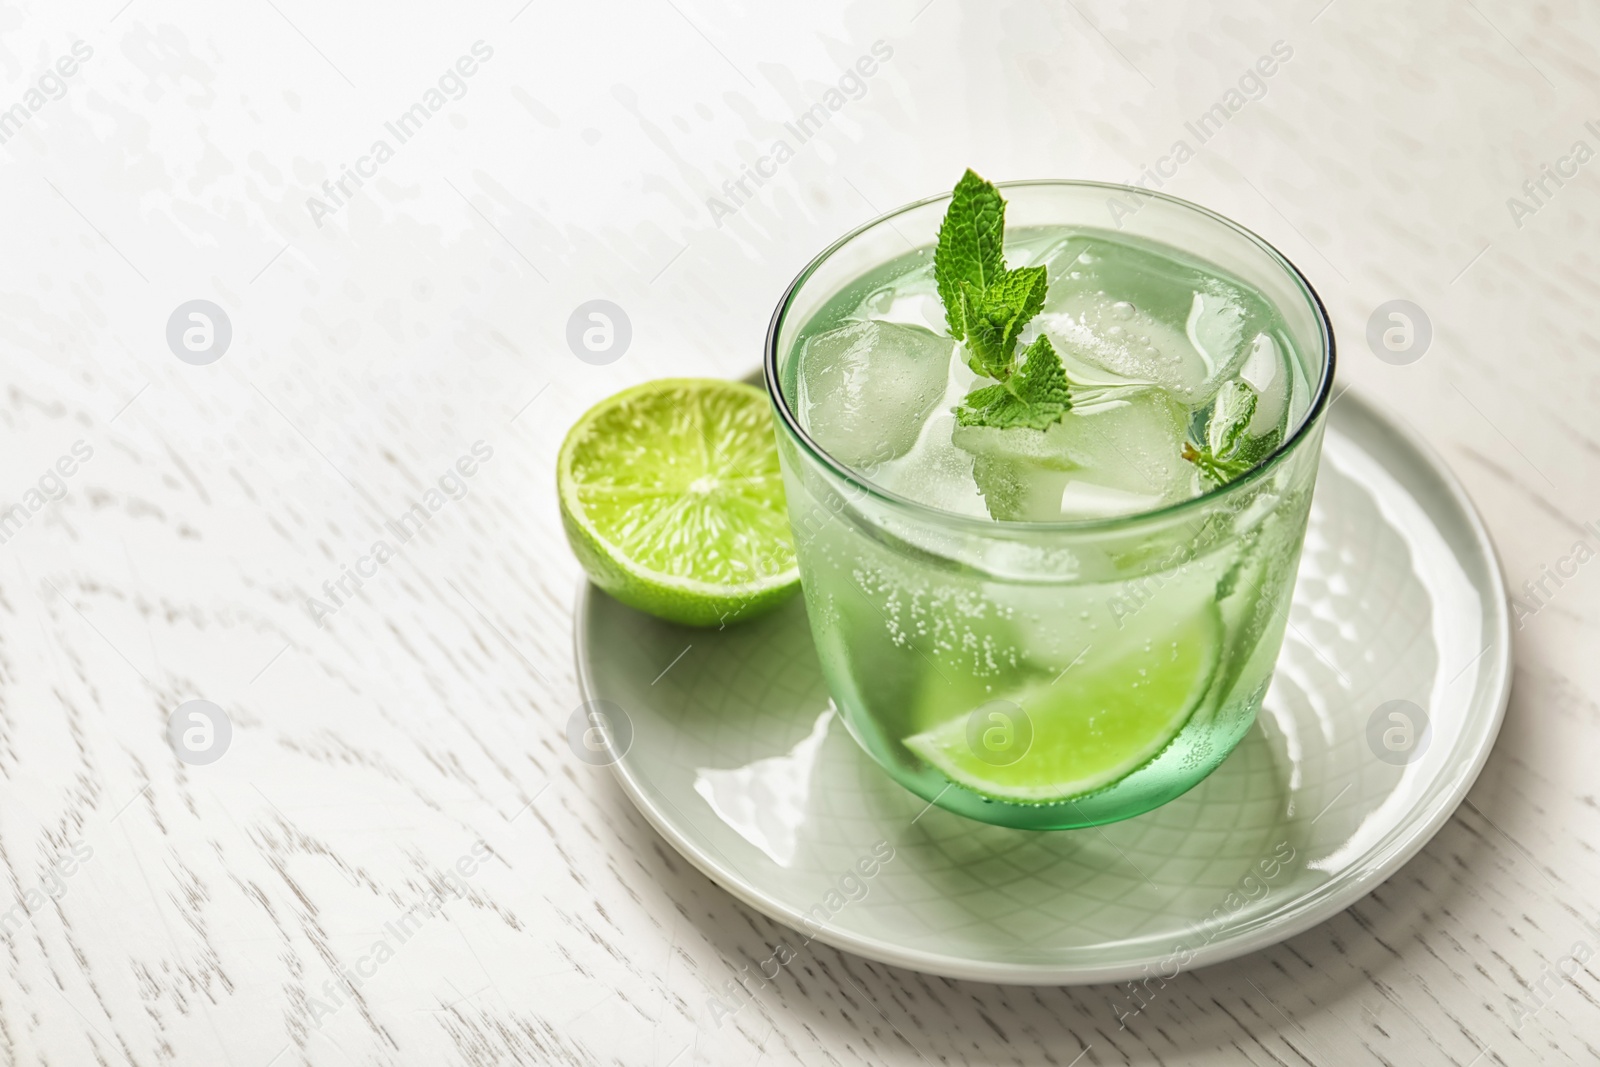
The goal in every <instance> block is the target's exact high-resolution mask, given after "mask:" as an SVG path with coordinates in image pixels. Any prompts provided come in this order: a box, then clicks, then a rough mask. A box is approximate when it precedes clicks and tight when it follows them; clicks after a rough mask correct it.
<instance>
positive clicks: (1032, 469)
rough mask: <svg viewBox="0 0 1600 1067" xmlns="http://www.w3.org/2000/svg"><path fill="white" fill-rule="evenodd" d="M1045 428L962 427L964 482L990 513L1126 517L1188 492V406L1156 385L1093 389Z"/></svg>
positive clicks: (1031, 517) (1029, 517) (1030, 517)
mask: <svg viewBox="0 0 1600 1067" xmlns="http://www.w3.org/2000/svg"><path fill="white" fill-rule="evenodd" d="M1097 393H1098V395H1095V396H1091V397H1085V398H1083V399H1082V400H1081V402H1079V403H1075V404H1074V406H1073V408H1072V410H1070V411H1068V412H1067V414H1066V415H1064V416H1062V418H1061V421H1060V422H1057V423H1054V424H1052V425H1051V426H1050V427H1049V428H1048V429H1046V430H1033V429H1028V428H1026V427H1009V428H1006V429H993V428H989V427H977V426H962V427H958V428H957V429H956V430H955V433H954V435H953V440H954V442H955V444H956V445H957V447H959V448H962V449H964V450H965V451H968V452H971V453H972V455H973V457H974V460H973V467H972V475H973V480H974V481H975V482H976V483H977V485H978V489H979V491H980V492H981V493H983V496H984V501H985V503H986V504H987V505H988V507H989V512H990V514H991V515H993V516H994V517H995V518H996V519H1010V520H1022V521H1033V522H1040V521H1049V520H1052V519H1061V518H1087V517H1092V516H1099V515H1107V514H1127V513H1131V512H1136V511H1144V510H1149V509H1150V508H1154V507H1159V506H1161V505H1163V504H1168V503H1172V502H1174V501H1178V500H1182V499H1184V498H1186V497H1188V496H1190V495H1192V493H1193V491H1194V477H1193V469H1192V467H1191V466H1190V465H1189V464H1188V463H1186V462H1185V461H1184V459H1183V457H1182V452H1183V441H1184V431H1185V429H1186V427H1187V423H1188V412H1187V409H1185V408H1184V406H1183V405H1182V404H1180V403H1178V402H1177V401H1176V400H1174V399H1173V398H1172V397H1171V396H1169V395H1168V394H1167V393H1166V392H1165V391H1164V390H1161V389H1159V388H1153V387H1124V388H1118V389H1105V390H1098V391H1097Z"/></svg>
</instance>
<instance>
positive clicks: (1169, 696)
mask: <svg viewBox="0 0 1600 1067" xmlns="http://www.w3.org/2000/svg"><path fill="white" fill-rule="evenodd" d="M1147 636H1148V640H1145V639H1140V640H1136V641H1122V642H1118V646H1117V648H1115V649H1114V650H1112V651H1110V653H1109V654H1107V655H1104V656H1096V655H1095V652H1096V650H1095V649H1094V648H1093V646H1091V647H1090V649H1089V650H1088V651H1087V652H1086V653H1085V654H1084V656H1083V657H1082V659H1081V661H1080V662H1079V663H1078V664H1077V665H1075V666H1073V667H1069V668H1068V669H1067V670H1066V671H1064V672H1062V674H1061V676H1060V677H1059V678H1057V679H1056V680H1055V681H1053V682H1046V683H1042V684H1040V685H1038V686H1036V687H1034V688H1032V689H1030V690H1028V691H1026V692H1025V693H1023V694H1022V695H1021V696H1020V697H1018V698H1017V699H1016V700H1015V701H1014V702H1012V701H1006V700H995V701H991V702H990V703H988V704H984V705H981V706H979V707H977V708H974V709H973V710H972V711H971V712H969V713H967V714H963V715H959V716H957V717H956V718H953V719H949V720H947V721H945V722H943V723H941V724H940V725H938V726H936V727H934V728H933V729H931V730H928V731H925V732H923V733H920V734H917V735H915V736H913V737H908V738H906V739H905V744H906V747H907V748H909V749H911V751H912V752H915V753H916V754H917V755H918V756H921V757H922V758H923V759H924V760H926V761H927V762H928V763H930V764H931V765H933V766H934V767H936V768H938V769H939V770H940V771H941V772H943V773H944V775H945V776H946V777H947V778H949V779H950V780H951V781H953V782H955V783H957V784H958V785H963V786H966V787H967V788H968V789H970V790H972V791H973V792H975V793H980V794H982V795H984V796H986V797H991V798H993V799H995V800H1005V801H1010V802H1011V803H1013V804H1047V803H1052V802H1056V801H1062V800H1069V799H1071V798H1073V797H1081V796H1083V795H1085V794H1088V793H1092V792H1094V791H1096V790H1098V789H1104V788H1105V787H1106V786H1109V785H1112V784H1114V783H1116V782H1118V781H1121V780H1122V779H1123V778H1125V777H1127V776H1128V775H1129V774H1131V773H1133V772H1134V771H1136V770H1138V769H1139V768H1140V767H1142V766H1144V765H1145V764H1146V763H1148V762H1150V760H1152V759H1154V758H1155V757H1156V756H1157V755H1159V754H1160V753H1161V751H1162V750H1163V749H1165V748H1166V747H1167V746H1168V745H1169V744H1171V742H1172V739H1173V738H1174V737H1176V736H1177V735H1178V731H1179V730H1181V729H1183V726H1184V724H1185V723H1187V722H1188V721H1189V718H1190V716H1191V715H1193V714H1194V711H1195V709H1196V708H1197V707H1198V706H1199V705H1200V702H1201V700H1202V699H1203V698H1204V696H1205V694H1206V691H1207V689H1208V688H1209V687H1210V685H1211V680H1212V677H1213V675H1214V674H1215V673H1216V669H1217V659H1218V656H1219V653H1220V651H1221V644H1222V626H1221V622H1220V620H1219V619H1218V617H1217V613H1216V609H1215V608H1214V607H1211V606H1207V607H1205V608H1203V609H1202V610H1201V611H1199V612H1196V613H1194V614H1191V615H1189V616H1188V617H1187V618H1185V619H1183V620H1181V621H1179V622H1177V623H1174V624H1168V625H1166V626H1164V627H1162V628H1160V629H1159V630H1157V631H1156V632H1155V633H1148V635H1147ZM935 684H938V683H935Z"/></svg>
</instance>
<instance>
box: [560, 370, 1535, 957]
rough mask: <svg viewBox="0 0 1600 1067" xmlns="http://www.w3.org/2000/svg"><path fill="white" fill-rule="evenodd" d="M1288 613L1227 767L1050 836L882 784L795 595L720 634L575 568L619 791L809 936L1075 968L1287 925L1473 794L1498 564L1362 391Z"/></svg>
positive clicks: (1234, 943) (1227, 948)
mask: <svg viewBox="0 0 1600 1067" xmlns="http://www.w3.org/2000/svg"><path fill="white" fill-rule="evenodd" d="M1289 620H1290V621H1289V628H1288V636H1287V638H1286V640H1285V642H1284V647H1283V653H1282V655H1281V656H1280V657H1279V659H1278V666H1277V672H1276V675H1275V676H1274V679H1273V682H1272V687H1271V690H1270V692H1269V693H1268V695H1267V699H1266V703H1265V706H1264V707H1263V709H1262V712H1261V715H1260V717H1259V721H1258V723H1257V725H1256V727H1255V729H1254V730H1253V731H1252V733H1251V734H1250V736H1248V737H1247V738H1246V739H1245V741H1244V742H1243V743H1242V744H1241V745H1240V746H1239V748H1238V750H1236V751H1235V752H1234V754H1233V755H1232V756H1230V757H1229V758H1228V760H1227V762H1225V763H1224V764H1223V765H1222V767H1221V768H1219V769H1218V770H1217V771H1216V772H1215V773H1214V774H1212V775H1211V777H1210V778H1208V779H1206V781H1204V782H1203V783H1201V784H1200V785H1199V786H1197V787H1196V788H1195V789H1193V790H1192V791H1190V792H1189V793H1188V794H1186V795H1185V796H1183V797H1180V798H1179V799H1177V800H1175V801H1173V802H1172V803H1170V804H1167V805H1166V806H1164V807H1161V808H1158V809H1157V810H1155V811H1153V812H1150V813H1148V814H1146V815H1142V816H1140V817H1138V818H1136V819H1130V820H1127V821H1126V822H1121V823H1115V824H1113V825H1110V826H1106V827H1102V828H1099V829H1091V830H1076V831H1061V832H1055V833H1038V832H1029V831H1023V830H1007V829H1001V828H999V827H993V826H986V825H983V824H981V823H977V822H972V821H969V820H967V819H964V818H961V817H960V816H957V815H952V814H950V813H948V812H946V811H944V810H943V809H941V808H931V809H930V808H929V807H928V806H927V805H926V803H925V802H923V801H922V800H921V799H919V798H918V797H915V796H913V795H912V794H910V793H908V792H906V791H905V790H903V789H901V788H900V787H899V786H898V785H896V784H895V783H894V782H893V781H891V780H890V779H889V777H888V776H887V775H885V774H884V773H883V772H882V771H880V770H879V769H878V768H877V766H876V765H875V764H873V763H872V762H871V760H869V759H868V758H867V756H866V755H865V754H864V753H862V752H861V751H860V750H859V749H858V748H857V747H856V745H855V743H854V742H853V741H852V740H851V739H850V737H849V735H848V734H847V733H846V731H845V729H844V726H843V724H842V723H841V722H840V721H839V720H838V719H837V717H836V716H835V715H834V713H833V710H832V706H831V704H830V702H829V699H828V693H827V690H826V688H825V686H824V684H823V681H822V676H821V674H820V672H819V669H818V665H817V660H816V655H815V653H814V652H813V650H812V643H811V635H810V631H809V630H808V629H807V626H806V620H805V614H804V608H803V606H802V605H801V604H800V602H799V601H798V600H796V601H795V602H794V603H793V604H791V605H789V606H788V607H786V608H784V609H782V610H781V611H780V612H778V613H777V614H776V615H774V616H771V617H768V618H766V619H762V620H759V621H756V622H753V623H748V624H745V625H742V626H739V627H735V628H730V629H728V630H726V631H722V632H715V631H706V630H692V629H686V628H682V627H677V626H673V625H671V624H668V623H663V622H659V621H657V620H655V619H651V618H648V617H646V616H643V615H640V614H638V613H636V612H634V611H632V610H631V609H629V608H626V607H623V606H622V605H620V604H618V603H616V602H615V601H613V600H611V599H610V598H608V597H606V596H605V595H604V594H602V593H599V592H597V591H595V590H593V589H592V588H590V587H587V586H586V587H585V588H584V590H583V592H582V593H581V594H580V596H579V600H578V606H577V619H576V631H577V632H576V644H577V662H578V676H579V680H580V684H581V685H582V687H583V691H584V698H585V700H587V701H607V702H609V704H608V705H606V707H608V708H609V710H610V713H611V717H612V719H613V720H614V723H615V724H614V726H613V730H614V743H615V745H616V747H617V749H619V750H623V751H622V755H621V758H619V759H616V760H615V761H614V762H613V764H612V767H613V770H614V772H615V773H616V776H617V780H618V781H619V782H621V783H622V787H623V789H624V790H626V791H627V793H628V795H629V797H631V798H632V800H633V802H634V803H635V804H636V805H638V807H639V810H640V811H641V812H643V813H644V815H645V816H646V817H647V818H648V819H649V820H650V822H651V823H653V824H654V825H655V827H656V829H657V830H659V831H660V832H661V834H662V836H663V837H665V838H666V839H667V840H668V841H669V842H671V844H672V845H673V847H674V848H676V849H677V850H678V851H679V852H681V853H683V855H684V856H685V857H687V858H688V859H689V860H690V861H691V862H692V863H694V865H695V866H696V867H698V868H699V869H700V870H701V871H703V872H705V874H706V875H707V876H708V877H710V878H711V879H712V880H713V881H715V882H716V883H718V884H719V885H721V886H723V887H724V888H726V889H727V890H728V891H729V892H730V893H732V894H734V895H735V896H736V897H738V898H739V899H740V900H743V901H744V902H745V903H747V904H749V905H750V906H751V907H754V908H756V909H757V910H759V911H761V912H763V913H765V914H767V915H769V916H771V917H772V918H774V919H776V920H778V921H779V922H782V923H785V924H787V925H789V926H792V927H795V928H796V929H797V930H800V931H801V932H802V937H801V938H800V939H797V945H798V944H801V943H803V942H804V940H805V939H807V938H810V937H815V938H816V939H818V940H820V941H823V942H825V943H827V944H830V945H834V946H836V947H838V948H842V949H846V950H849V951H851V952H856V953H859V954H861V955H863V956H867V957H869V958H871V959H875V960H881V961H883V962H885V963H891V964H895V965H899V966H904V967H911V968H915V969H917V970H920V971H928V972H931V973H933V974H940V975H947V976H949V977H953V978H969V979H978V980H983V981H993V982H1015V983H1049V984H1065V983H1083V982H1101V981H1111V980H1120V979H1127V978H1132V977H1135V976H1138V975H1141V974H1143V973H1145V971H1144V969H1145V968H1146V967H1149V968H1150V969H1151V972H1152V973H1160V974H1166V975H1168V976H1170V975H1171V974H1172V973H1175V971H1176V969H1178V968H1183V969H1188V968H1191V967H1197V966H1203V965H1205V964H1208V963H1216V962H1220V961H1222V960H1225V959H1231V958H1232V957H1234V956H1239V955H1242V954H1244V953H1246V952H1251V951H1254V950H1256V949H1260V948H1264V947H1266V946H1268V945H1271V944H1275V943H1276V942H1278V941H1281V940H1283V939H1284V938H1287V937H1290V936H1292V935H1294V934H1296V933H1299V932H1300V931H1302V930H1304V929H1306V928H1307V927H1310V926H1313V925H1315V924H1316V923H1319V922H1321V921H1322V920H1324V919H1326V918H1328V917H1329V916H1331V915H1333V914H1335V913H1337V912H1339V911H1340V910H1342V909H1344V908H1346V907H1348V906H1349V905H1350V904H1351V903H1353V902H1354V901H1356V900H1358V899H1360V898H1361V897H1362V896H1363V895H1365V894H1366V893H1368V892H1370V891H1371V890H1372V889H1373V888H1374V887H1376V886H1377V885H1378V884H1379V883H1380V882H1381V881H1383V879H1385V878H1387V877H1388V876H1389V875H1391V874H1393V873H1394V872H1395V870H1396V869H1398V868H1399V867H1400V866H1401V865H1402V864H1403V863H1405V862H1406V860H1407V859H1409V858H1410V857H1411V856H1412V855H1413V854H1414V853H1416V851H1417V850H1418V849H1420V848H1421V847H1422V846H1423V845H1424V844H1425V843H1426V842H1427V841H1428V839H1429V838H1430V837H1432V836H1433V834H1434V833H1435V832H1436V831H1437V830H1438V829H1439V827H1440V826H1441V825H1443V823H1444V822H1445V821H1446V820H1447V819H1448V818H1449V817H1450V814H1451V812H1453V811H1454V810H1455V807H1456V805H1457V804H1459V803H1460V801H1461V799H1462V797H1463V796H1465V795H1466V792H1467V789H1468V788H1469V787H1470V786H1471V785H1472V782H1473V780H1474V779H1475V778H1476V777H1477V775H1478V771H1479V770H1480V769H1481V768H1482V766H1483V763H1484V760H1485V759H1486V758H1487V756H1488V753H1489V749H1490V746H1491V745H1492V744H1493V743H1494V738H1495V735H1496V733H1497V732H1498V731H1499V728H1500V720H1501V717H1502V715H1503V714H1504V710H1505V704H1506V699H1507V696H1508V694H1509V687H1510V676H1511V672H1510V652H1511V640H1510V633H1509V625H1508V619H1507V611H1506V600H1505V592H1504V583H1503V581H1502V578H1501V575H1500V570H1499V566H1498V564H1497V562H1496V560H1495V556H1494V551H1493V547H1492V546H1491V544H1490V542H1489V538H1488V534H1487V533H1486V532H1485V530H1484V527H1483V523H1482V522H1481V521H1480V519H1479V518H1478V516H1477V514H1476V512H1475V511H1474V510H1473V508H1472V505H1471V503H1470V502H1469V501H1468V499H1467V497H1466V496H1465V494H1464V493H1463V492H1462V490H1461V487H1460V486H1459V485H1458V484H1457V482H1456V481H1455V479H1454V478H1453V477H1452V476H1451V475H1450V474H1449V473H1448V471H1446V470H1445V468H1444V467H1443V466H1442V464H1441V463H1440V461H1439V460H1438V459H1437V458H1436V457H1435V456H1434V455H1433V454H1432V453H1431V452H1430V451H1429V450H1428V449H1427V448H1426V447H1425V446H1423V445H1421V444H1420V443H1419V442H1417V441H1416V440H1415V439H1413V438H1412V437H1411V436H1410V435H1409V434H1408V433H1407V432H1405V431H1403V430H1402V429H1400V428H1399V427H1397V426H1396V425H1395V423H1394V422H1393V421H1392V420H1391V419H1389V418H1388V417H1386V416H1385V415H1383V414H1381V413H1379V412H1378V411H1377V410H1376V409H1374V408H1373V407H1372V406H1371V405H1370V404H1368V403H1366V402H1364V401H1363V400H1361V399H1360V398H1359V397H1357V396H1354V395H1346V396H1343V397H1341V398H1340V399H1339V400H1338V401H1337V402H1336V403H1335V404H1334V406H1333V408H1332V410H1331V412H1330V421H1329V426H1328V434H1327V439H1326V445H1325V447H1324V455H1323V462H1322V470H1321V474H1320V476H1319V481H1318V484H1317V493H1316V499H1315V502H1314V504H1313V506H1312V512H1311V525H1310V533H1309V534H1308V536H1307V540H1306V547H1305V553H1304V556H1303V558H1302V562H1301V565H1300V575H1299V582H1298V585H1297V586H1296V589H1295V596H1294V602H1293V605H1292V608H1291V610H1290V615H1289ZM663 672H664V673H663ZM1397 701H1399V702H1409V703H1391V702H1397ZM1418 710H1420V711H1421V712H1422V713H1423V714H1424V715H1425V716H1426V725H1425V726H1424V724H1423V723H1422V722H1421V721H1420V720H1419V719H1418V717H1417V711H1418ZM1396 715H1398V716H1400V717H1399V718H1395V717H1394V716H1396ZM579 732H580V733H581V731H579Z"/></svg>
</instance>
